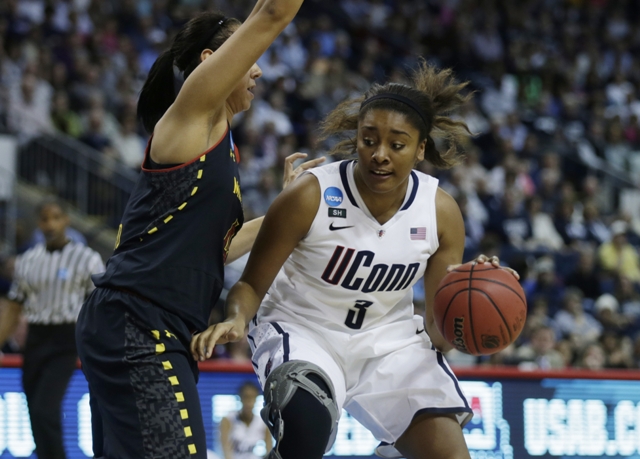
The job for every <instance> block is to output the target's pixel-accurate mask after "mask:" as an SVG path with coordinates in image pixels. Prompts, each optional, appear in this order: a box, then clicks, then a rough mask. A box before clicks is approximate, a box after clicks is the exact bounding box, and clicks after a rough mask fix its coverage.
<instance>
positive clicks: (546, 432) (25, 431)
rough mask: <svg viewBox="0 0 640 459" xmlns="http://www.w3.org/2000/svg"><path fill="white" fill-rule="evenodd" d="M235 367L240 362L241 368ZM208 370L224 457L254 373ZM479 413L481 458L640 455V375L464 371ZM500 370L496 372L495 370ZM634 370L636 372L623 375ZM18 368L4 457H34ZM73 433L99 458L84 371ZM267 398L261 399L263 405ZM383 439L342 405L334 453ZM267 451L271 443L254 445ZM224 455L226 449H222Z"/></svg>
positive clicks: (74, 395)
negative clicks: (233, 415)
mask: <svg viewBox="0 0 640 459" xmlns="http://www.w3.org/2000/svg"><path fill="white" fill-rule="evenodd" d="M234 368H236V367H231V370H233V369H234ZM236 369H239V370H241V371H230V370H229V369H228V368H227V370H226V371H224V372H219V371H215V372H208V371H203V372H202V373H201V376H200V382H199V384H198V387H199V391H200V400H201V402H202V412H203V416H204V420H205V427H206V431H207V445H208V447H209V450H210V457H211V458H216V457H222V455H221V450H220V445H219V441H218V423H219V421H220V419H221V418H222V417H223V416H224V415H226V414H227V413H228V412H229V411H232V410H235V409H237V408H238V406H239V400H238V398H237V397H236V395H235V393H236V391H237V389H238V387H239V386H240V385H241V384H242V383H243V382H245V381H248V380H250V381H255V378H254V376H253V374H251V373H249V372H246V371H245V369H244V368H243V367H237V368H236ZM457 373H458V374H459V375H461V376H460V379H461V381H460V386H461V388H462V390H463V391H464V392H465V394H466V395H467V398H468V400H469V404H470V405H471V408H472V409H473V411H474V413H475V416H474V418H473V420H472V421H471V422H470V423H469V424H468V425H467V426H466V428H465V430H464V432H465V436H466V440H467V444H468V446H469V449H470V450H471V457H472V458H474V459H493V458H496V459H498V458H499V459H503V458H504V459H512V458H517V459H522V458H529V457H572V458H592V457H613V458H615V457H633V458H640V377H639V376H638V373H635V372H630V373H623V372H615V373H610V374H611V375H612V377H615V378H617V379H606V378H607V373H597V374H596V373H594V374H593V376H595V377H598V378H605V379H586V378H585V376H590V374H589V373H587V372H580V373H579V375H580V377H579V378H576V377H574V376H575V374H576V373H567V375H569V376H572V377H562V376H563V375H564V374H563V373H561V372H559V373H554V374H553V375H552V376H553V377H541V374H537V373H530V374H522V373H520V374H518V373H515V372H513V371H497V370H496V371H494V372H492V371H491V370H484V371H476V372H474V371H473V370H465V371H459V372H457ZM492 375H493V376H492ZM625 375H628V376H629V378H627V379H620V378H624V377H625ZM20 377H21V370H20V369H19V368H1V369H0V453H1V454H0V458H13V457H15V458H18V457H20V458H23V457H35V455H34V443H33V438H32V435H31V426H30V423H29V417H28V412H27V405H26V400H25V396H24V393H23V392H22V387H21V384H20ZM63 405H64V406H63V409H64V422H63V424H64V436H65V444H66V448H67V452H68V457H69V458H70V459H74V458H87V457H91V456H92V454H91V428H90V419H91V414H90V411H89V394H88V390H87V383H86V381H85V379H84V376H83V374H82V373H81V372H80V371H77V372H76V373H75V375H74V376H73V378H72V380H71V384H70V386H69V390H68V392H67V396H66V398H65V400H64V403H63ZM261 405H262V398H261V397H260V398H259V399H258V401H257V403H256V408H255V412H256V414H257V413H258V411H259V408H260V406H261ZM376 445H377V442H376V440H375V439H374V438H373V437H372V436H371V435H370V434H369V432H368V431H367V430H366V429H364V428H363V427H362V426H361V425H360V424H359V423H358V422H356V421H355V420H354V419H353V418H351V417H350V416H348V415H347V414H346V413H343V416H342V419H341V421H340V425H339V430H338V436H337V439H336V443H335V445H334V447H333V450H332V452H331V453H330V454H329V455H328V456H329V457H354V458H355V457H360V458H370V457H375V456H373V450H374V448H375V446H376ZM255 453H256V454H257V455H258V456H262V455H263V454H264V453H265V451H264V445H258V446H257V447H256V449H255ZM216 454H217V455H218V456H216Z"/></svg>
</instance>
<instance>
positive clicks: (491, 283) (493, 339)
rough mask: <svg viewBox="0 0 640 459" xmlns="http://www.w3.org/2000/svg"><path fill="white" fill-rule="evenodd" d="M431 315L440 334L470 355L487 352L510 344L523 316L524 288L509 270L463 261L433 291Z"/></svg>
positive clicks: (489, 352)
mask: <svg viewBox="0 0 640 459" xmlns="http://www.w3.org/2000/svg"><path fill="white" fill-rule="evenodd" d="M433 315H434V318H435V322H436V325H437V327H438V330H439V331H440V333H442V336H444V338H445V339H446V340H447V341H448V342H449V343H451V344H452V345H453V346H454V347H455V348H456V349H458V350H459V351H461V352H464V353H466V354H471V355H490V354H495V353H496V352H499V351H501V350H502V349H504V348H506V347H507V346H508V345H509V344H511V343H513V342H514V341H515V340H516V338H518V336H519V335H520V332H522V328H523V327H524V322H525V319H526V317H527V302H526V300H525V295H524V291H523V290H522V287H521V286H520V284H519V283H518V281H517V279H516V278H515V277H514V276H513V274H511V273H510V272H509V271H507V270H505V269H500V268H496V267H494V266H493V265H491V264H490V263H484V264H476V263H474V262H469V263H465V264H463V265H460V266H458V267H457V268H456V269H455V270H454V271H451V272H450V273H448V274H447V275H446V276H445V277H444V279H442V282H440V285H439V286H438V290H437V291H436V296H435V300H434V305H433Z"/></svg>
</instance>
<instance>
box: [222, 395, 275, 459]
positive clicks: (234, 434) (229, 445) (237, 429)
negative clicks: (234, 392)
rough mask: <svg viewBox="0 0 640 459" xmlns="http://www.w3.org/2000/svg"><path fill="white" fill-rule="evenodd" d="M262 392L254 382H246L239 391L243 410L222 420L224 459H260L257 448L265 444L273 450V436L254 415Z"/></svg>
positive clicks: (268, 448) (267, 448)
mask: <svg viewBox="0 0 640 459" xmlns="http://www.w3.org/2000/svg"><path fill="white" fill-rule="evenodd" d="M259 394H260V391H259V389H258V387H257V386H256V385H255V384H254V383H252V382H246V383H244V384H243V385H242V386H240V389H239V390H238V395H239V396H240V402H241V403H242V408H241V409H240V411H234V412H233V413H229V414H228V415H227V416H225V417H224V418H222V421H221V422H220V443H221V444H222V451H223V454H224V459H260V458H261V457H262V456H258V455H257V454H256V452H255V451H256V447H257V446H258V444H259V443H260V442H263V443H264V446H265V447H266V450H267V451H269V450H270V449H271V434H270V433H269V431H268V430H267V426H266V425H265V424H264V422H262V419H260V418H259V417H258V416H254V415H253V407H254V405H255V404H256V399H257V398H258V395H259Z"/></svg>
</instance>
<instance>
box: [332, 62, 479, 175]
mask: <svg viewBox="0 0 640 459" xmlns="http://www.w3.org/2000/svg"><path fill="white" fill-rule="evenodd" d="M412 80H413V81H412V83H413V84H412V85H411V86H407V85H403V84H397V83H387V84H385V85H378V84H374V85H373V86H372V87H371V89H370V90H369V91H367V93H366V94H364V96H361V97H359V98H357V99H352V100H347V101H345V102H343V103H341V104H340V105H338V107H337V108H336V109H335V110H333V111H332V112H331V113H329V115H328V116H327V117H326V119H325V120H324V121H323V122H322V124H321V135H320V139H321V140H325V139H327V138H329V137H333V136H338V142H337V143H336V144H335V145H334V146H333V148H332V150H331V154H339V155H345V156H346V155H352V154H354V153H355V152H356V148H357V136H354V131H356V130H357V128H358V122H359V120H361V119H362V118H363V117H364V115H365V114H366V113H367V112H369V111H370V110H374V109H379V110H390V111H394V112H398V113H402V114H404V115H405V116H406V118H407V121H408V122H409V123H411V124H412V125H413V126H414V127H415V128H416V129H418V131H419V132H420V141H421V142H422V141H424V140H426V148H425V159H426V160H427V161H429V162H430V163H431V164H433V165H434V166H436V167H438V168H441V169H446V168H450V167H452V166H454V165H456V164H458V163H459V161H460V157H459V154H458V152H459V145H460V143H461V142H462V140H463V139H464V137H466V136H468V135H470V134H471V132H470V131H469V128H468V127H467V125H466V124H465V123H464V122H463V121H456V120H454V119H451V118H450V117H449V116H448V115H449V114H450V113H451V112H452V111H454V110H455V109H457V108H459V107H460V106H461V105H463V104H464V103H466V102H467V101H468V100H469V99H471V97H472V94H465V93H464V89H465V87H466V86H467V85H468V83H457V82H456V81H455V79H454V78H453V72H452V71H451V69H445V70H438V69H436V68H435V67H433V66H430V65H429V64H427V63H426V61H424V60H422V61H421V62H420V65H419V66H418V68H417V69H416V70H415V71H414V72H413V78H412ZM434 138H441V139H443V140H444V144H445V145H446V148H447V150H446V151H444V152H440V151H438V148H437V146H436V142H435V140H434Z"/></svg>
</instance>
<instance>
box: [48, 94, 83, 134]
mask: <svg viewBox="0 0 640 459" xmlns="http://www.w3.org/2000/svg"><path fill="white" fill-rule="evenodd" d="M51 121H52V123H53V126H54V127H55V128H56V129H57V130H58V131H60V132H62V133H64V134H66V135H68V136H70V137H76V138H77V137H80V135H81V134H82V131H83V128H82V120H81V118H80V116H78V114H77V113H76V112H74V111H73V110H71V109H70V108H69V96H68V95H67V93H66V92H65V91H58V92H56V94H55V95H54V97H53V107H52V109H51Z"/></svg>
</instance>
